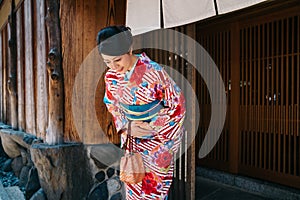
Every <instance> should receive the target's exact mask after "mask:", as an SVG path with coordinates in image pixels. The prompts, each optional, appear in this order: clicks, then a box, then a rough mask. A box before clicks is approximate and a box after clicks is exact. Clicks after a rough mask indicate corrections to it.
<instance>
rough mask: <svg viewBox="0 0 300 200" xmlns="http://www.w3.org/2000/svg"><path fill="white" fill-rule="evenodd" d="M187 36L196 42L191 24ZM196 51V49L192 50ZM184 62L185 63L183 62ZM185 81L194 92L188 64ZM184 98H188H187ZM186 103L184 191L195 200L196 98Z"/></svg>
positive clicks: (192, 68)
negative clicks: (187, 114)
mask: <svg viewBox="0 0 300 200" xmlns="http://www.w3.org/2000/svg"><path fill="white" fill-rule="evenodd" d="M186 28H187V32H186V33H187V35H188V36H189V37H192V38H193V39H194V40H196V24H195V23H193V24H191V25H187V27H186ZM194 49H196V47H195V48H194ZM186 51H187V52H188V51H189V50H188V49H186ZM188 53H191V54H192V55H191V57H192V59H191V60H195V58H196V56H199V55H196V53H197V51H196V52H188ZM185 62H186V61H185ZM187 79H188V81H189V83H190V84H191V87H192V89H193V90H194V91H196V90H197V85H196V79H197V71H196V68H195V66H191V65H190V64H188V66H187ZM186 98H190V97H187V96H186ZM188 103H190V105H189V106H187V109H189V110H188V111H189V112H190V113H191V116H192V117H191V119H186V120H189V121H190V122H189V123H190V125H191V126H190V127H186V128H187V130H188V133H187V134H188V135H189V136H188V137H189V138H188V144H191V145H190V147H189V149H188V151H187V152H186V154H187V157H188V159H187V161H188V163H187V170H188V177H187V182H188V183H190V187H189V188H188V189H189V190H188V191H186V193H189V194H188V196H189V197H190V199H191V200H194V199H195V192H196V191H195V189H196V185H195V183H196V142H195V134H197V129H196V127H197V126H196V123H198V121H197V113H196V111H197V110H196V106H198V104H197V97H196V96H193V97H191V99H189V101H188Z"/></svg>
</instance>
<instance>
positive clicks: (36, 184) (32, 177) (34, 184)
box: [25, 167, 41, 199]
mask: <svg viewBox="0 0 300 200" xmlns="http://www.w3.org/2000/svg"><path fill="white" fill-rule="evenodd" d="M40 188H41V185H40V181H39V176H38V173H37V169H36V168H35V167H32V168H31V169H30V171H29V175H28V182H27V184H26V186H25V191H26V199H29V198H30V197H31V196H32V195H33V194H34V193H36V192H37V191H38V190H39V189H40Z"/></svg>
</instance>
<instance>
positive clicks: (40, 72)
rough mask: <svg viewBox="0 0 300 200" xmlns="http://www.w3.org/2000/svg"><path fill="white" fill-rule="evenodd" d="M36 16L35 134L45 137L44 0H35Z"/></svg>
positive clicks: (46, 111)
mask: <svg viewBox="0 0 300 200" xmlns="http://www.w3.org/2000/svg"><path fill="white" fill-rule="evenodd" d="M34 3H35V7H36V12H35V18H36V22H37V23H36V44H37V49H38V50H37V51H36V74H37V77H36V89H37V90H36V99H37V100H36V103H37V105H36V108H37V110H36V112H37V113H36V121H37V127H36V128H37V136H38V137H41V138H43V139H45V138H46V128H47V125H48V77H47V70H46V50H47V49H46V43H47V41H46V27H45V15H46V14H45V0H35V2H34Z"/></svg>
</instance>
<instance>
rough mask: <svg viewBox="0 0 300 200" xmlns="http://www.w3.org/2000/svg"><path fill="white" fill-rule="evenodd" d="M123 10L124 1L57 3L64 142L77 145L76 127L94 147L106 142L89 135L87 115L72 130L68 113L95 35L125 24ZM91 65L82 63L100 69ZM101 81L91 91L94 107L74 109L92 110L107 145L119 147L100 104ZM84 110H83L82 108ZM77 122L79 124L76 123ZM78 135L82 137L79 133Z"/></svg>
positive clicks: (101, 96) (70, 111)
mask: <svg viewBox="0 0 300 200" xmlns="http://www.w3.org/2000/svg"><path fill="white" fill-rule="evenodd" d="M125 7H126V1H122V0H105V1H103V0H67V1H61V4H60V8H61V29H62V49H63V69H64V81H65V82H64V83H65V139H66V140H67V141H68V140H69V141H70V140H71V141H79V140H80V138H79V135H78V134H79V133H78V131H77V130H76V126H80V129H82V130H84V131H83V132H84V133H83V134H85V137H86V139H85V140H86V141H94V142H95V143H99V142H107V138H106V137H103V136H102V135H101V134H100V133H97V132H95V131H94V132H93V129H92V128H91V124H90V122H89V119H87V118H86V116H88V115H87V113H83V114H82V116H76V117H79V118H80V117H81V118H82V120H81V121H82V123H81V124H77V125H76V126H75V124H74V120H73V113H72V109H71V107H72V94H73V87H74V82H75V78H76V76H77V73H78V71H79V69H80V67H81V64H82V63H83V61H84V60H85V59H86V58H87V56H88V55H89V54H90V53H91V51H92V50H93V49H94V48H96V37H97V33H98V31H99V30H100V29H101V28H104V27H105V26H107V25H114V24H124V23H125V11H126V10H125ZM95 53H98V52H95ZM91 62H94V63H85V64H86V65H88V64H93V65H95V63H96V64H97V65H99V69H100V67H101V65H102V66H103V65H104V63H100V62H99V61H98V63H97V60H95V61H91ZM95 70H98V69H97V68H95ZM94 76H95V75H94V74H93V73H91V74H87V75H86V77H88V78H90V79H91V78H97V77H94ZM82 85H84V87H86V88H89V85H87V83H86V82H85V83H82ZM104 87H105V85H104V79H103V78H100V80H99V84H98V86H97V89H96V91H95V105H94V106H92V107H87V105H84V104H81V105H77V106H79V107H78V108H81V109H82V110H84V111H85V112H90V110H91V109H95V110H96V114H97V117H98V121H99V124H100V126H101V128H102V129H103V131H104V132H105V133H106V134H107V135H108V138H109V140H110V141H112V142H114V143H119V142H120V139H119V136H118V135H117V134H115V128H114V125H113V122H112V117H111V115H110V113H109V112H108V111H107V109H106V106H105V104H104V103H103V96H104ZM82 92H83V94H78V98H92V97H86V95H87V94H86V93H85V91H84V90H83V91H82ZM82 107H84V108H82ZM79 121H80V120H79ZM80 134H82V133H80Z"/></svg>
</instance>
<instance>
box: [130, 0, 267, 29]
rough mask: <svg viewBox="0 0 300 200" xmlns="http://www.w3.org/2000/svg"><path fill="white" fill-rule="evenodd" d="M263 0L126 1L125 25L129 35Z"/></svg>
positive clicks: (187, 21)
mask: <svg viewBox="0 0 300 200" xmlns="http://www.w3.org/2000/svg"><path fill="white" fill-rule="evenodd" d="M263 1H266V0H162V6H161V5H160V0H127V11H126V25H127V26H129V27H131V29H132V33H133V35H138V34H141V33H144V32H147V31H151V30H155V29H159V28H161V17H160V16H161V11H162V13H163V22H164V28H171V27H175V26H181V25H184V24H189V23H192V22H196V21H199V20H203V19H206V18H208V17H212V16H215V15H217V13H218V14H225V13H228V12H232V11H235V10H239V9H242V8H246V7H249V6H252V5H255V4H258V3H261V2H263Z"/></svg>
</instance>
